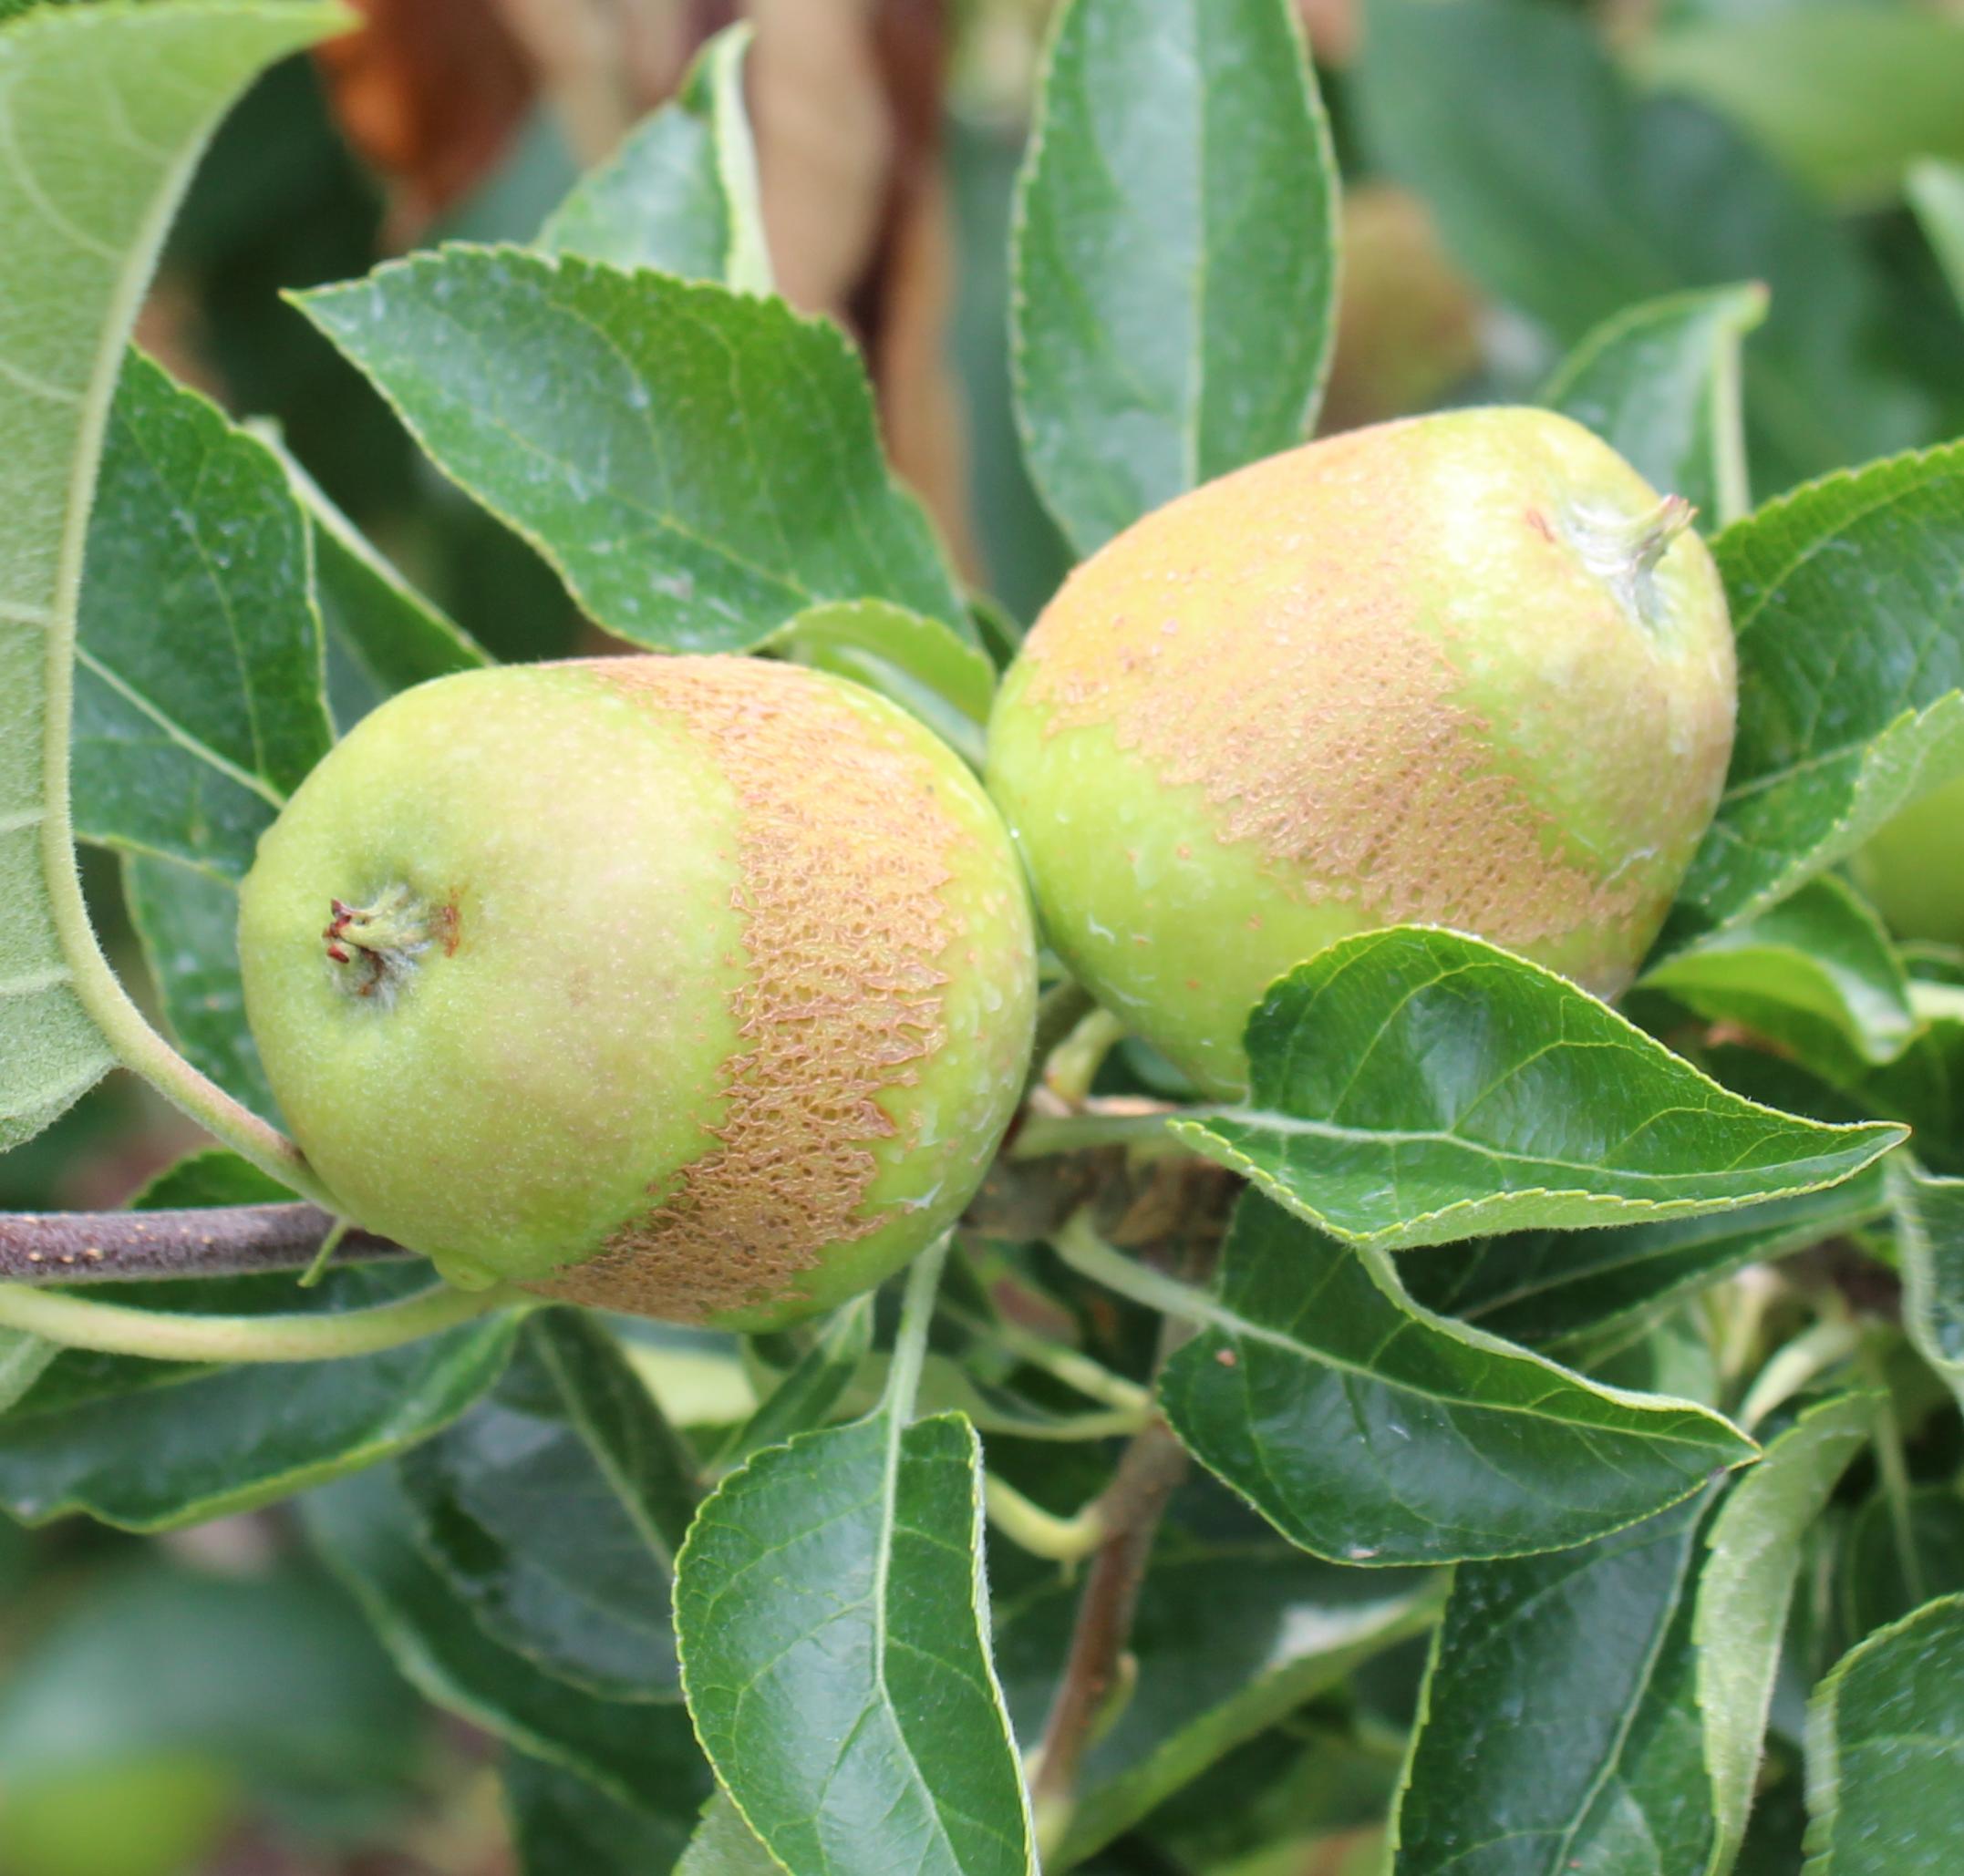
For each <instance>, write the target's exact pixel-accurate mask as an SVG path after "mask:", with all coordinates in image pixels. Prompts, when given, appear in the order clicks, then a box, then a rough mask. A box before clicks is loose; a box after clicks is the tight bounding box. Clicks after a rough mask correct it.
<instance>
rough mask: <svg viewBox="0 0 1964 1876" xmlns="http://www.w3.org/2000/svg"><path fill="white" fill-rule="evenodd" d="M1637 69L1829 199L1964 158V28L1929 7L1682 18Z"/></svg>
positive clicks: (1886, 190) (1853, 6)
mask: <svg viewBox="0 0 1964 1876" xmlns="http://www.w3.org/2000/svg"><path fill="white" fill-rule="evenodd" d="M1634 63H1635V66H1636V69H1637V73H1638V77H1641V78H1642V79H1643V81H1644V82H1645V83H1646V84H1649V85H1651V86H1654V87H1656V88H1658V89H1659V90H1664V91H1676V92H1680V93H1682V94H1683V95H1684V96H1686V97H1689V98H1699V99H1700V100H1701V101H1702V102H1704V103H1706V104H1709V105H1711V108H1713V109H1714V110H1717V111H1721V112H1722V113H1723V114H1724V115H1725V116H1726V117H1728V118H1730V119H1731V120H1732V121H1733V122H1734V123H1735V124H1737V125H1738V126H1739V128H1740V129H1742V130H1743V131H1745V132H1746V134H1747V135H1748V136H1749V137H1751V138H1752V139H1753V141H1754V142H1755V143H1757V144H1759V145H1760V146H1761V147H1762V149H1768V150H1771V151H1772V152H1773V155H1775V156H1776V157H1778V158H1779V159H1780V160H1781V161H1782V162H1783V164H1784V165H1785V166H1786V167H1787V168H1788V169H1789V170H1793V173H1794V174H1795V175H1797V176H1799V177H1800V178H1801V179H1802V180H1804V181H1805V182H1806V183H1807V184H1808V185H1809V187H1811V188H1813V189H1815V190H1817V191H1820V192H1821V193H1822V194H1824V195H1834V196H1855V197H1876V196H1881V195H1887V194H1890V193H1893V191H1895V188H1896V185H1897V181H1898V180H1900V178H1901V176H1902V173H1903V170H1904V169H1905V168H1906V167H1907V164H1908V163H1909V162H1910V160H1912V159H1913V158H1917V157H1964V114H1960V113H1959V110H1958V99H1959V97H1960V96H1964V22H1960V21H1959V20H1956V19H1948V18H1946V17H1945V16H1944V15H1941V14H1939V13H1934V12H1925V11H1924V10H1923V9H1922V8H1920V7H1916V6H1872V5H1861V4H1859V0H1811V4H1810V5H1804V6H1778V7H1773V8H1771V9H1768V10H1765V11H1761V12H1752V11H1745V12H1740V13H1734V14H1731V15H1722V16H1720V17H1716V18H1714V17H1710V16H1707V17H1705V18H1682V17H1680V18H1679V19H1676V20H1673V21H1671V22H1670V23H1669V24H1668V25H1667V26H1665V28H1664V29H1663V30H1662V31H1660V32H1656V33H1650V34H1647V35H1644V36H1642V37H1641V38H1640V39H1639V40H1638V44H1637V46H1636V48H1635V57H1634Z"/></svg>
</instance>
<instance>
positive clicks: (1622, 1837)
mask: <svg viewBox="0 0 1964 1876" xmlns="http://www.w3.org/2000/svg"><path fill="white" fill-rule="evenodd" d="M1699 1526H1700V1506H1699V1504H1696V1503H1694V1504H1691V1505H1681V1506H1679V1507H1677V1508H1676V1509H1674V1510H1669V1511H1666V1512H1664V1513H1663V1514H1662V1515H1661V1516H1659V1517H1657V1518H1652V1519H1649V1520H1646V1521H1645V1522H1644V1523H1642V1524H1638V1525H1635V1526H1632V1527H1631V1528H1630V1529H1629V1530H1628V1531H1618V1533H1617V1534H1616V1535H1615V1536H1613V1537H1606V1538H1601V1539H1598V1540H1597V1541H1596V1542H1595V1543H1593V1544H1587V1545H1585V1546H1583V1547H1582V1548H1581V1549H1579V1550H1572V1551H1556V1553H1555V1554H1553V1555H1551V1556H1545V1557H1531V1558H1527V1559H1525V1560H1524V1561H1519V1562H1504V1563H1476V1564H1465V1565H1463V1566H1462V1567H1461V1568H1460V1569H1459V1570H1457V1571H1456V1572H1454V1573H1453V1580H1452V1597H1451V1599H1450V1600H1449V1601H1448V1603H1447V1604H1446V1615H1445V1621H1444V1623H1442V1626H1441V1627H1440V1629H1439V1631H1438V1633H1437V1634H1436V1635H1435V1637H1434V1639H1433V1644H1432V1665H1431V1667H1430V1670H1429V1671H1428V1673H1427V1675H1426V1682H1425V1691H1424V1693H1423V1695H1422V1696H1421V1700H1420V1706H1419V1712H1420V1715H1421V1718H1420V1723H1419V1727H1418V1729H1417V1731H1416V1732H1415V1733H1414V1734H1413V1736H1412V1740H1411V1748H1410V1752H1409V1756H1408V1757H1407V1759H1406V1762H1405V1782H1404V1788H1403V1789H1402V1791H1401V1793H1400V1797H1399V1804H1398V1810H1397V1813H1396V1816H1395V1818H1394V1820H1393V1825H1392V1840H1393V1841H1394V1842H1395V1843H1396V1844H1397V1846H1398V1857H1397V1861H1396V1864H1395V1866H1394V1867H1395V1869H1396V1871H1397V1876H1448V1872H1450V1876H1575V1872H1576V1871H1583V1872H1586V1876H1621V1872H1624V1871H1643V1872H1645V1876H1684V1872H1686V1871H1694V1870H1700V1869H1702V1868H1703V1867H1704V1865H1705V1861H1706V1858H1707V1857H1708V1855H1709V1854H1710V1849H1711V1842H1712V1837H1713V1829H1714V1826H1713V1820H1712V1816H1711V1793H1710V1788H1709V1786H1708V1783H1707V1780H1706V1778H1705V1774H1704V1768H1703V1764H1702V1760H1701V1757H1700V1725H1699V1716H1698V1707H1697V1703H1696V1700H1695V1697H1694V1677H1695V1673H1696V1652H1695V1650H1694V1649H1693V1647H1692V1645H1691V1594H1692V1584H1693V1580H1694V1578H1695V1576H1696V1573H1697V1562H1698V1556H1699V1550H1700V1546H1699V1543H1698V1532H1699Z"/></svg>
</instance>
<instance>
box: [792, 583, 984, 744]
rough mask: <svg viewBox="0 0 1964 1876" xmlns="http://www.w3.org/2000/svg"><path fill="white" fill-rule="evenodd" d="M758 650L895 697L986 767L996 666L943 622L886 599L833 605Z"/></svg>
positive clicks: (802, 616)
mask: <svg viewBox="0 0 1964 1876" xmlns="http://www.w3.org/2000/svg"><path fill="white" fill-rule="evenodd" d="M760 649H761V650H765V651H772V652H776V653H777V654H778V655H780V657H784V658H789V659H790V660H791V662H792V663H793V664H795V665H814V666H816V668H817V669H819V670H821V671H830V672H832V674H833V675H835V676H839V677H850V678H852V679H853V680H854V681H855V682H857V683H860V684H863V685H865V686H866V687H867V688H868V689H869V690H876V691H878V692H879V693H880V695H881V696H884V697H890V698H892V699H893V701H894V703H896V704H898V705H900V706H902V708H904V709H907V710H911V711H912V712H913V713H914V714H915V716H918V717H919V718H920V719H921V721H922V722H923V723H925V724H926V725H927V727H929V728H930V729H932V730H933V731H934V732H935V734H936V735H937V736H939V737H941V738H942V739H943V740H944V741H945V742H946V743H948V744H949V745H950V746H951V747H954V748H956V749H958V750H960V751H961V753H962V755H963V756H965V757H966V758H967V759H968V760H969V761H970V762H971V763H972V764H974V766H975V767H976V768H981V766H982V750H983V728H984V727H985V726H986V725H987V722H988V713H989V705H990V703H991V701H992V700H993V699H994V697H995V695H996V667H995V666H994V665H992V664H990V663H989V661H988V655H987V653H985V652H984V651H983V650H982V649H981V648H980V647H979V646H978V645H976V644H971V643H970V642H969V641H968V640H966V639H965V638H962V637H959V636H958V635H957V634H956V633H955V632H953V631H952V630H951V629H950V628H949V627H948V626H946V625H945V624H942V622H941V621H940V620H939V619H930V618H927V617H925V615H924V614H922V613H910V612H909V611H907V610H906V608H905V607H904V606H896V605H892V604H889V603H887V602H886V601H884V600H878V599H864V600H858V601H854V602H850V603H847V602H839V601H834V602H832V603H829V604H825V605H818V606H812V607H811V608H810V609H809V610H808V611H806V612H802V613H799V614H798V616H797V617H796V618H795V619H792V620H791V621H790V622H789V623H788V624H785V625H784V626H782V627H781V628H780V629H779V630H778V631H777V632H774V633H773V634H771V635H770V637H769V638H767V639H766V640H765V641H764V643H763V644H762V646H761V647H760Z"/></svg>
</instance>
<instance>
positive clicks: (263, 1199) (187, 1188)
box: [129, 1147, 294, 1211]
mask: <svg viewBox="0 0 1964 1876" xmlns="http://www.w3.org/2000/svg"><path fill="white" fill-rule="evenodd" d="M293 1196H294V1195H293V1194H292V1193H291V1192H290V1191H287V1190H286V1188H285V1187H284V1186H283V1185H282V1184H280V1182H279V1181H278V1180H275V1179H272V1178H269V1177H268V1176H267V1175H266V1174H265V1173H264V1172H262V1171H261V1170H259V1169H258V1167H256V1166H254V1165H253V1162H252V1161H251V1160H242V1159H241V1158H240V1157H239V1156H238V1154H236V1153H233V1152H228V1151H226V1150H225V1149H223V1148H222V1147H207V1148H205V1149H202V1151H200V1152H196V1153H188V1154H186V1155H185V1157H184V1158H183V1159H181V1160H179V1161H178V1162H177V1163H176V1165H174V1166H167V1167H166V1168H165V1169H164V1170H162V1171H161V1172H160V1173H159V1174H158V1175H157V1177H156V1178H155V1179H153V1180H150V1183H149V1184H148V1185H146V1186H145V1187H144V1188H143V1190H142V1191H140V1192H139V1193H138V1194H137V1195H136V1197H135V1198H134V1199H132V1200H131V1201H129V1209H130V1210H131V1211H188V1210H190V1209H191V1208H192V1207H194V1206H200V1205H278V1204H284V1203H288V1202H291V1201H292V1199H293Z"/></svg>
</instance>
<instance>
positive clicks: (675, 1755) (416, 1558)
mask: <svg viewBox="0 0 1964 1876" xmlns="http://www.w3.org/2000/svg"><path fill="white" fill-rule="evenodd" d="M304 1512H305V1520H306V1527H307V1531H308V1534H309V1536H311V1537H312V1539H313V1540H314V1542H315V1546H316V1547H317V1548H318V1549H319V1550H320V1551H321V1553H322V1555H323V1556H325V1557H326V1560H327V1562H328V1564H329V1565H330V1566H331V1567H332V1568H333V1570H334V1571H335V1572H336V1574H337V1575H338V1576H340V1578H341V1579H342V1581H343V1582H346V1584H347V1586H348V1588H349V1589H350V1590H352V1591H353V1592H354V1593H355V1597H356V1600H357V1601H358V1602H359V1603H361V1605H362V1607H363V1609H364V1610H365V1611H366V1612H367V1616H368V1620H369V1621H370V1623H373V1625H374V1627H375V1630H376V1632H377V1634H379V1635H380V1636H381V1638H382V1644H383V1645H384V1646H385V1647H386V1648H387V1649H388V1652H389V1654H391V1655H393V1656H394V1657H395V1662H396V1665H397V1666H398V1667H399V1668H400V1669H401V1670H402V1672H403V1674H404V1675H406V1676H408V1680H409V1681H410V1683H411V1684H412V1685H414V1686H416V1687H417V1688H418V1689H419V1691H420V1692H421V1693H422V1694H423V1695H424V1696H426V1697H427V1698H429V1699H430V1700H433V1701H435V1702H436V1704H437V1705H438V1706H444V1707H448V1708H449V1709H450V1711H451V1712H452V1713H458V1714H461V1715H462V1716H464V1717H465V1718H466V1719H468V1720H470V1722H471V1723H472V1724H473V1725H474V1726H478V1727H482V1728H483V1729H484V1730H485V1731H486V1732H488V1733H491V1735H492V1736H493V1737H497V1738H499V1739H501V1740H503V1741H504V1742H505V1744H506V1745H508V1746H512V1747H516V1748H517V1749H518V1750H519V1751H521V1752H524V1753H529V1754H530V1755H531V1756H532V1757H535V1758H542V1759H544V1760H546V1761H547V1762H548V1763H549V1764H551V1765H553V1766H557V1767H559V1768H561V1769H563V1770H564V1771H568V1772H572V1773H574V1774H576V1775H577V1776H578V1777H580V1778H584V1779H586V1780H587V1781H588V1782H589V1783H591V1784H594V1785H596V1786H598V1787H599V1788H600V1789H601V1790H602V1791H603V1792H605V1794H606V1795H607V1797H609V1798H611V1799H613V1800H614V1801H615V1803H616V1804H620V1805H624V1806H626V1807H627V1808H628V1809H632V1810H646V1811H652V1812H655V1813H656V1814H657V1815H659V1816H662V1817H665V1818H667V1819H669V1820H670V1821H671V1822H672V1823H673V1824H675V1825H676V1826H677V1827H678V1829H681V1830H687V1828H688V1826H689V1825H690V1824H692V1823H693V1822H694V1819H695V1815H696V1812H697V1811H698V1809H699V1808H700V1807H701V1805H702V1804H703V1802H704V1801H705V1800H706V1799H708V1796H709V1792H710V1789H711V1785H712V1781H711V1778H710V1776H709V1768H708V1766H707V1765H706V1764H705V1763H704V1762H703V1758H702V1755H701V1753H700V1752H699V1751H698V1749H697V1747H696V1742H695V1739H694V1737H692V1736H691V1734H690V1732H689V1726H688V1718H687V1715H686V1714H685V1713H684V1712H683V1710H682V1709H681V1707H679V1706H648V1705H646V1704H645V1703H628V1702H624V1701H614V1700H602V1699H598V1698H596V1697H595V1696H594V1695H592V1694H588V1693H584V1692H582V1691H581V1690H580V1689H579V1688H577V1687H574V1686H573V1685H570V1684H569V1683H567V1682H565V1681H562V1680H557V1679H555V1678H553V1676H551V1675H547V1674H545V1673H543V1672H542V1671H541V1670H540V1669H539V1668H537V1667H535V1666H533V1665H532V1663H530V1662H529V1661H526V1660H524V1659H523V1658H522V1656H520V1655H517V1654H512V1652H511V1651H510V1650H508V1649H505V1648H502V1647H500V1646H499V1645H498V1644H497V1643H496V1642H494V1641H493V1640H492V1639H491V1636H490V1635H488V1634H486V1633H485V1632H484V1630H483V1629H481V1628H480V1627H479V1626H478V1624H477V1623H476V1622H474V1621H473V1620H472V1619H471V1615H470V1610H469V1608H468V1607H467V1606H466V1605H465V1604H464V1603H461V1602H460V1601H459V1600H458V1598H457V1597H456V1596H455V1595H454V1594H453V1593H451V1591H450V1589H449V1587H448V1586H447V1585H446V1584H445V1582H444V1581H443V1579H442V1578H441V1577H440V1576H439V1574H438V1573H437V1572H436V1571H434V1570H433V1569H432V1568H431V1567H430V1566H429V1563H427V1562H425V1561H424V1560H423V1558H422V1556H421V1555H420V1553H419V1551H418V1550H417V1548H416V1538H415V1531H416V1522H415V1518H414V1515H413V1513H412V1512H411V1511H410V1509H409V1506H408V1502H407V1501H406V1500H405V1499H404V1498H403V1495H402V1491H401V1489H400V1487H399V1486H398V1483H397V1481H396V1479H394V1477H393V1476H392V1475H391V1474H390V1473H389V1471H388V1469H385V1468H379V1467H378V1468H376V1469H372V1470H370V1471H367V1472H364V1473H362V1474H360V1475H359V1476H357V1477H356V1478H353V1479H342V1480H340V1481H339V1482H338V1483H336V1484H335V1485H332V1486H330V1487H328V1488H327V1489H326V1490H325V1491H317V1492H315V1493H313V1494H311V1495H310V1496H309V1498H308V1499H307V1500H306V1502H305V1507H304ZM583 1876H584V1871H583ZM635 1876H642V1872H640V1871H636V1872H635Z"/></svg>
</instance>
